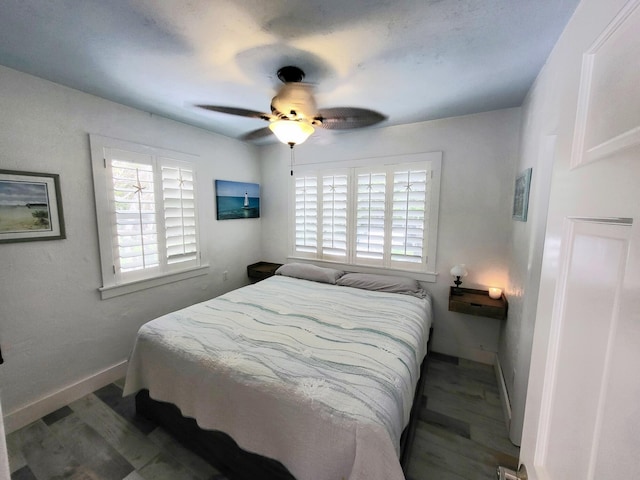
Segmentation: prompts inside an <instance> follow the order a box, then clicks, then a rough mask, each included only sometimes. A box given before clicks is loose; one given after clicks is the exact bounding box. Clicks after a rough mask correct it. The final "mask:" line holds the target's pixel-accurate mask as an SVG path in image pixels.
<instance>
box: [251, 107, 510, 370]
mask: <svg viewBox="0 0 640 480" xmlns="http://www.w3.org/2000/svg"><path fill="white" fill-rule="evenodd" d="M519 122H520V110H519V109H508V110H500V111H495V112H488V113H483V114H477V115H469V116H464V117H456V118H449V119H444V120H437V121H430V122H421V123H415V124H410V125H402V126H394V127H386V128H377V129H368V130H361V131H357V132H352V133H351V132H350V133H343V134H339V135H335V136H334V137H333V138H332V141H331V143H327V142H326V141H323V140H325V139H326V138H330V137H326V136H325V137H324V138H320V139H318V140H317V141H316V143H314V140H315V139H314V138H313V137H312V138H311V139H309V140H308V141H307V142H306V143H304V144H303V145H300V146H299V147H296V149H295V157H296V158H295V161H296V163H298V164H301V163H306V162H308V163H316V162H321V161H338V160H349V159H358V158H374V157H381V156H387V155H399V154H411V153H420V152H433V151H442V152H443V160H442V183H441V195H440V225H439V235H438V253H437V264H436V271H437V273H438V279H437V282H436V283H428V284H426V286H427V288H428V289H429V290H430V291H431V292H432V294H433V295H434V301H435V333H434V337H433V350H434V351H437V352H440V353H446V354H449V355H456V356H460V357H463V358H468V359H473V360H477V361H482V362H485V363H492V362H493V360H494V356H495V355H494V353H495V352H497V350H498V337H499V331H500V328H501V324H502V322H501V321H499V320H494V319H489V318H484V317H474V316H469V315H464V314H459V313H454V312H449V311H448V290H449V286H450V285H452V277H451V276H450V275H449V270H450V269H451V267H452V266H453V265H454V264H456V263H465V264H466V265H467V268H468V270H469V276H468V277H466V278H465V279H464V284H463V286H467V287H472V288H473V287H484V286H501V287H506V284H507V278H508V277H507V270H508V268H507V265H508V262H507V253H508V242H509V238H510V229H511V224H512V220H511V202H512V198H513V179H514V164H515V161H516V158H517V153H518V141H519ZM260 154H261V164H262V193H263V229H262V243H263V253H264V260H268V261H273V262H285V261H286V260H287V255H288V253H289V250H288V248H289V247H288V243H287V242H288V235H287V220H288V219H287V212H288V187H289V181H290V178H291V177H290V175H289V162H290V154H289V148H288V147H287V146H285V145H282V144H277V145H269V146H264V147H262V150H261V152H260Z"/></svg>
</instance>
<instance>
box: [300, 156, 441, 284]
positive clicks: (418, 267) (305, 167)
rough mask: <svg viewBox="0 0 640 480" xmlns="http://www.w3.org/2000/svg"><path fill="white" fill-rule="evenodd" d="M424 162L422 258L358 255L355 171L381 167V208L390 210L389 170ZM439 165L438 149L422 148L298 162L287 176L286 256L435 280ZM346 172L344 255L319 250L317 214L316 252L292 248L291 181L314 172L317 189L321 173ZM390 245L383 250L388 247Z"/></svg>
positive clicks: (319, 218) (387, 229) (387, 231)
mask: <svg viewBox="0 0 640 480" xmlns="http://www.w3.org/2000/svg"><path fill="white" fill-rule="evenodd" d="M421 165H423V166H426V167H427V169H428V172H429V174H430V176H431V178H430V185H429V191H428V195H427V196H426V198H425V215H426V216H427V218H426V220H425V230H426V235H425V236H424V238H423V258H422V262H420V263H417V262H416V263H412V262H400V261H392V260H391V258H390V256H389V257H387V255H385V256H384V257H385V258H384V259H383V260H382V264H381V262H380V261H368V260H367V259H358V258H357V256H356V245H355V238H356V237H355V232H356V221H357V219H356V202H357V183H358V173H362V172H367V171H370V172H372V173H373V172H374V171H375V170H381V171H382V170H384V171H385V172H386V175H387V179H388V180H392V181H391V182H389V181H387V186H386V196H385V204H386V207H385V210H386V211H387V212H390V213H391V212H392V208H391V205H392V203H393V198H392V195H393V173H392V172H394V171H398V170H400V169H401V168H416V167H417V168H416V169H419V168H420V166H421ZM441 168H442V152H426V153H418V154H409V155H397V156H388V157H378V158H373V159H366V158H364V159H355V160H347V161H337V162H322V163H307V164H298V165H297V166H296V171H295V172H294V175H293V176H292V177H291V183H290V186H291V188H290V202H289V207H290V208H289V256H288V258H289V259H290V260H309V261H313V262H314V263H319V264H327V265H332V266H335V265H343V266H345V267H348V268H349V270H351V271H366V272H372V273H375V272H379V273H389V272H390V271H392V272H399V273H402V274H403V275H409V276H412V277H414V278H417V279H419V280H422V281H427V282H435V281H436V276H437V273H436V272H435V267H436V252H437V237H438V213H439V199H440V179H441ZM343 172H348V183H349V188H350V191H349V194H348V197H347V203H348V207H347V208H348V210H349V217H348V220H347V228H348V233H347V243H348V247H347V254H346V255H345V256H344V257H337V258H336V257H334V256H331V255H324V254H323V253H322V231H321V229H322V220H323V219H322V216H321V214H320V213H318V215H317V225H318V232H317V234H318V242H317V251H316V252H298V251H296V237H295V233H296V232H295V222H296V217H295V214H296V197H295V193H296V191H295V181H296V178H297V177H299V176H303V175H306V176H312V175H314V176H315V177H316V178H317V179H318V180H317V181H318V191H319V192H320V190H321V188H322V183H323V177H324V176H326V175H334V174H339V173H343ZM317 201H318V211H319V212H320V210H321V205H322V201H323V199H322V198H321V197H320V196H319V197H318V200H317ZM391 221H392V219H391V218H385V235H386V234H388V235H389V239H388V241H389V242H391V231H392V229H391ZM385 243H387V242H386V241H385ZM390 249H391V246H390V244H389V247H388V248H385V250H389V251H390Z"/></svg>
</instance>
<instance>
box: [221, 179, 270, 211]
mask: <svg viewBox="0 0 640 480" xmlns="http://www.w3.org/2000/svg"><path fill="white" fill-rule="evenodd" d="M215 182H216V213H217V216H216V218H217V219H218V220H231V219H233V218H258V217H260V185H258V184H257V183H246V182H231V181H228V180H216V181H215Z"/></svg>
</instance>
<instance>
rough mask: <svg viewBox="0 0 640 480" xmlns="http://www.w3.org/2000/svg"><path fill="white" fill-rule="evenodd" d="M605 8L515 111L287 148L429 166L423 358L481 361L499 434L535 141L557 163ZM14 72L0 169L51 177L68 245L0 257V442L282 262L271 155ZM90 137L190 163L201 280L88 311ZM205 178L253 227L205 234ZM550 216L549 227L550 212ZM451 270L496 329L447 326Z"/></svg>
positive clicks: (528, 292) (95, 258)
mask: <svg viewBox="0 0 640 480" xmlns="http://www.w3.org/2000/svg"><path fill="white" fill-rule="evenodd" d="M606 3H607V8H604V7H603V2H597V1H591V0H586V1H584V2H582V4H581V5H580V7H579V9H578V13H579V15H576V16H575V17H574V18H573V20H572V23H571V24H570V25H571V26H572V29H571V31H570V32H569V33H567V34H566V36H565V37H562V38H561V43H559V44H558V46H557V47H556V52H555V53H554V55H555V56H553V57H552V58H551V59H550V61H549V63H548V64H547V66H546V67H545V70H543V71H542V75H541V77H540V78H539V79H538V81H537V82H536V84H535V87H534V89H533V90H532V91H530V92H529V95H528V97H527V99H526V101H525V103H524V104H523V105H522V106H515V107H514V108H510V109H503V110H498V111H492V112H486V113H477V114H473V115H468V116H461V117H453V118H446V119H439V120H432V121H424V122H418V123H411V124H408V125H397V126H390V127H384V128H381V129H375V128H374V129H370V130H362V131H359V132H354V133H349V134H343V135H340V136H339V137H338V138H339V142H336V143H334V144H331V145H326V146H315V145H313V144H311V143H309V144H307V145H302V146H300V147H299V148H298V149H296V162H304V161H305V159H310V160H313V159H314V158H318V157H320V156H331V157H332V158H337V159H353V158H367V157H370V156H375V157H378V156H384V155H395V154H399V153H416V152H429V151H442V152H443V153H444V155H445V159H444V160H443V177H442V185H441V196H440V225H439V232H438V235H439V238H438V256H437V262H438V265H437V268H436V270H437V271H438V272H439V273H440V275H439V277H438V280H437V282H436V283H434V284H428V286H429V287H430V288H431V290H432V292H433V294H434V297H435V298H436V302H435V306H436V318H437V319H438V320H437V322H438V323H437V326H436V333H435V334H434V345H433V349H434V350H435V351H438V352H441V353H445V354H450V355H456V356H460V357H463V358H469V359H473V360H479V361H483V362H485V363H492V362H493V361H494V358H495V354H496V353H497V354H498V358H499V360H500V362H501V365H502V370H503V372H504V373H505V382H506V384H507V389H508V390H509V393H510V397H511V404H512V409H513V415H514V417H516V418H519V420H518V421H516V422H514V424H515V425H519V426H520V428H521V427H522V419H523V418H524V404H525V396H526V392H527V374H528V370H529V358H530V357H531V348H532V347H531V342H532V336H533V327H534V323H535V311H536V306H537V297H538V289H539V286H540V279H541V270H542V268H543V265H542V260H543V242H544V236H545V226H546V223H547V205H548V203H549V198H550V196H551V195H553V194H554V193H555V194H557V192H558V190H552V189H553V186H552V182H551V181H550V180H549V179H551V178H552V176H553V172H552V165H550V164H549V162H550V160H549V158H547V157H546V156H545V155H544V152H545V151H544V150H543V148H547V149H552V148H553V146H552V145H546V146H544V144H542V141H541V140H540V139H541V137H543V136H545V135H549V134H553V133H557V134H558V136H559V137H558V144H559V145H561V146H562V148H564V150H563V151H564V152H566V151H567V149H568V147H567V142H570V141H571V139H570V136H571V134H572V133H571V132H572V130H573V120H574V117H575V110H576V101H577V100H576V97H577V90H578V87H579V75H580V59H581V55H582V53H583V51H584V50H585V45H586V46H588V45H590V44H591V41H585V40H582V38H583V37H582V36H586V37H597V36H598V34H599V33H600V31H602V30H603V29H604V27H605V26H606V25H607V24H609V22H610V21H611V20H612V19H613V18H614V17H615V16H616V15H617V13H618V12H619V11H620V10H622V9H623V7H624V5H625V4H626V2H622V1H616V2H614V5H612V2H606ZM632 3H633V2H632ZM614 7H615V8H614ZM599 9H602V10H603V11H600V10H599ZM596 19H597V21H596ZM4 41H5V40H3V43H4ZM567 59H569V61H567ZM18 70H19V69H17V70H14V69H11V68H8V67H1V70H0V89H1V90H2V95H1V96H0V98H1V100H0V101H1V102H2V105H1V106H2V108H1V110H0V111H1V113H0V124H1V125H2V129H1V131H2V134H1V138H2V142H1V143H0V145H1V153H2V157H1V158H0V167H1V168H2V169H7V170H21V171H35V172H48V173H59V174H60V178H61V191H62V197H63V205H64V212H65V224H66V228H67V238H66V239H65V240H57V241H50V242H28V243H12V244H3V245H1V247H2V248H1V253H0V256H1V257H2V266H3V267H2V271H3V273H2V276H1V280H0V282H1V284H2V288H1V295H2V301H1V302H0V304H1V305H0V313H1V318H2V324H1V325H0V347H1V348H2V355H3V358H4V360H5V363H4V364H3V365H2V366H0V379H1V385H2V404H3V410H4V414H5V423H6V425H7V427H8V429H9V430H12V429H15V428H18V427H19V426H21V425H24V424H25V423H28V422H29V421H31V420H33V419H35V418H39V417H40V416H42V415H44V414H45V413H48V412H49V411H51V410H53V409H55V408H57V407H59V406H61V405H65V404H66V403H68V401H69V400H70V399H72V398H77V397H78V396H80V395H81V394H82V393H84V392H88V391H92V390H94V389H96V388H99V387H100V386H102V385H104V384H106V383H109V382H110V381H112V380H114V379H116V378H118V377H121V376H122V375H123V374H124V368H125V362H126V359H127V357H128V355H129V352H130V349H131V345H132V341H133V338H134V336H135V333H136V331H137V330H138V328H139V326H140V325H141V324H142V323H143V322H145V321H147V320H151V319H153V318H155V317H157V316H159V315H161V314H163V313H166V312H168V311H172V310H175V309H177V308H181V307H183V306H187V305H190V304H192V303H195V302H198V301H202V300H205V299H207V298H210V297H212V296H216V295H219V294H221V293H223V292H226V291H228V290H231V289H233V288H237V287H239V286H241V285H243V284H245V283H246V282H247V279H246V266H247V265H249V264H251V263H254V262H256V261H259V260H270V261H277V262H282V261H285V260H286V257H287V254H288V250H287V238H286V235H285V233H284V232H286V231H287V228H286V220H287V219H286V215H282V213H281V212H282V209H283V208H284V209H286V195H284V193H283V192H285V191H286V182H288V163H289V152H288V149H287V148H286V147H285V146H283V145H281V144H273V145H268V146H259V147H257V146H255V145H251V144H248V143H243V142H239V141H237V140H234V139H232V138H229V137H226V136H223V135H217V134H213V133H210V132H207V131H205V130H203V129H199V128H194V127H191V126H189V125H187V124H185V123H178V122H175V121H172V120H168V119H166V118H162V117H160V116H158V115H154V114H150V113H146V112H144V111H141V110H136V109H133V108H130V107H125V106H123V105H119V104H117V103H113V102H109V101H106V100H104V99H101V98H98V97H96V96H92V95H88V94H86V93H82V92H80V91H78V90H74V89H71V88H68V87H64V86H61V85H59V84H58V83H52V82H49V81H46V80H42V79H39V78H36V77H34V76H31V75H28V74H26V73H21V72H19V71H18ZM557 78H559V79H563V80H564V81H563V82H562V83H560V85H557V84H554V83H553V80H552V79H557ZM562 112H564V113H565V114H566V115H563V114H562ZM571 112H573V113H571ZM89 133H97V134H100V135H105V136H109V137H113V138H124V139H127V140H129V141H134V142H138V143H141V144H149V145H158V146H162V147H165V148H169V149H172V150H179V151H185V152H189V153H193V154H197V155H199V156H200V158H201V160H200V164H199V170H198V175H199V179H200V181H201V183H200V184H199V186H200V188H199V193H200V202H201V205H202V208H201V214H206V215H209V221H206V222H204V223H203V225H202V229H201V232H200V235H201V237H202V244H203V253H204V254H205V257H206V258H207V259H208V264H209V272H208V274H207V275H204V276H200V277H196V278H193V279H189V280H184V281H181V282H177V283H174V284H170V285H164V286H160V287H156V288H153V289H148V290H144V291H141V292H136V293H135V294H131V295H128V296H127V295H125V296H120V297H115V298H112V299H109V300H100V296H99V292H98V290H97V289H98V287H100V286H101V271H100V262H99V251H98V237H97V231H96V218H95V217H96V216H95V205H94V202H95V200H94V193H93V184H92V181H91V167H90V161H89V140H88V134H89ZM546 151H547V152H549V151H553V150H546ZM528 167H533V169H534V170H533V171H534V177H533V184H532V186H533V188H532V192H531V195H532V196H531V198H530V213H531V217H530V218H529V220H528V222H526V223H516V222H514V221H513V220H512V219H511V199H512V195H513V181H514V179H515V175H516V174H517V173H519V172H520V171H522V170H524V169H525V168H528ZM634 174H635V173H634ZM545 178H546V179H547V182H544V181H543V179H545ZM215 179H226V180H238V181H249V182H255V183H260V185H261V187H262V200H263V205H262V208H263V212H262V215H261V218H260V219H259V220H257V219H255V220H254V219H252V220H234V221H228V222H216V221H215V220H212V219H213V218H214V215H215V213H214V210H213V208H214V205H215V199H214V189H213V180H215ZM556 188H559V187H556ZM207 208H210V210H209V211H207ZM603 215H604V214H603ZM620 216H624V217H634V214H633V213H629V214H626V215H620ZM549 217H550V218H551V219H552V220H553V219H554V211H550V212H549ZM555 221H557V220H555ZM222 259H223V260H222ZM458 263H465V264H467V267H468V269H469V272H470V273H469V276H468V277H466V278H465V279H464V282H465V283H464V285H468V286H482V287H484V286H489V285H494V284H495V285H498V286H502V287H504V288H505V290H506V292H507V295H508V298H509V302H510V306H509V318H508V321H507V322H506V323H504V324H503V323H501V322H500V321H494V320H491V319H483V318H475V317H467V316H463V315H459V314H455V313H451V312H448V310H447V307H446V300H447V291H448V288H449V286H450V285H451V280H452V279H451V277H450V275H448V270H449V269H450V268H451V266H453V265H455V264H458ZM224 272H228V274H227V275H228V276H227V279H226V280H224V279H223V278H224ZM514 372H515V373H514ZM517 430H518V429H517V428H516V431H514V432H513V435H514V437H513V438H516V439H518V438H519V437H520V432H518V431H517Z"/></svg>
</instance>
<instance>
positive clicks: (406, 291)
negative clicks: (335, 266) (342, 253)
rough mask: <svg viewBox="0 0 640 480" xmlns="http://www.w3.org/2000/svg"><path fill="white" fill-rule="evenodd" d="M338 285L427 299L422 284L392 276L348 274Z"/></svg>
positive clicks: (340, 279)
mask: <svg viewBox="0 0 640 480" xmlns="http://www.w3.org/2000/svg"><path fill="white" fill-rule="evenodd" d="M336 285H341V286H343V287H353V288H361V289H363V290H374V291H377V292H388V293H400V294H403V295H413V296H414V297H418V298H425V297H426V295H427V292H425V291H424V290H423V289H422V287H421V286H420V282H418V281H417V280H414V279H412V278H407V277H395V276H391V275H375V274H372V273H346V274H344V275H343V276H341V277H340V278H339V279H338V280H337V281H336Z"/></svg>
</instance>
